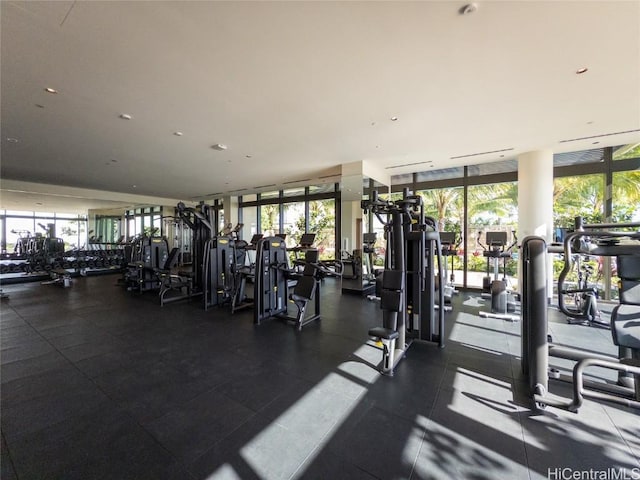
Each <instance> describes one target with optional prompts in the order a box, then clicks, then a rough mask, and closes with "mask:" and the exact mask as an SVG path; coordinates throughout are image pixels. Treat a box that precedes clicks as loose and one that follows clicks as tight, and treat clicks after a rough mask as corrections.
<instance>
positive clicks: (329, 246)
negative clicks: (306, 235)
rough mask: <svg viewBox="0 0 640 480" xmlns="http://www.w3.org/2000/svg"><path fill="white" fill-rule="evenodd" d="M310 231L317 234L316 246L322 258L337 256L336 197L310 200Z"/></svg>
mask: <svg viewBox="0 0 640 480" xmlns="http://www.w3.org/2000/svg"><path fill="white" fill-rule="evenodd" d="M308 230H309V232H311V233H315V234H316V242H315V246H316V247H317V248H318V251H319V255H320V259H321V260H328V259H334V258H336V201H335V199H333V198H331V199H325V200H311V201H310V202H309V228H308Z"/></svg>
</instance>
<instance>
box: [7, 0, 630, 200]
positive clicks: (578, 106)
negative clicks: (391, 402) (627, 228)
mask: <svg viewBox="0 0 640 480" xmlns="http://www.w3.org/2000/svg"><path fill="white" fill-rule="evenodd" d="M463 6H464V2H457V1H439V2H435V1H434V2H431V1H425V2H399V1H388V2H346V1H345V2H324V1H317V2H186V1H180V2H110V1H107V2H101V1H95V2H94V1H92V2H89V1H80V2H71V1H57V2H51V1H45V2H33V1H29V2H10V1H3V2H0V9H1V10H0V14H1V20H2V24H1V27H2V31H1V35H2V36H1V40H2V51H1V57H0V58H1V92H0V93H1V101H2V103H1V107H2V118H1V120H2V123H1V128H2V135H1V139H2V143H1V147H2V152H1V153H2V164H1V171H0V172H1V175H2V179H3V180H6V179H11V180H20V181H25V182H36V183H44V184H53V185H67V186H72V187H80V188H84V189H96V190H101V191H112V192H125V193H131V194H142V195H149V196H155V197H169V198H171V199H178V198H180V199H191V198H197V197H201V196H207V195H210V194H214V193H215V194H218V193H221V192H230V191H237V190H239V189H248V190H249V191H256V190H260V189H261V188H260V187H264V186H266V185H276V186H278V187H282V186H283V185H284V186H286V185H290V184H289V183H287V182H294V181H298V180H300V181H303V183H307V184H308V183H312V182H310V181H308V179H311V180H313V182H314V183H320V181H321V180H318V179H319V177H323V176H326V175H330V174H335V173H337V172H339V171H340V165H342V164H345V163H351V162H357V161H361V160H367V161H368V162H369V163H371V164H372V165H375V166H376V167H377V168H379V169H385V171H387V172H389V173H390V174H392V175H395V174H400V173H406V172H411V171H421V170H427V169H429V168H434V169H438V168H445V167H450V166H459V165H465V164H477V163H483V162H490V161H497V160H500V159H508V158H515V157H516V156H517V155H518V153H522V152H526V151H530V150H536V149H541V148H549V149H552V150H553V151H554V152H561V151H572V150H582V149H587V148H593V143H594V142H596V141H599V142H600V143H599V144H598V146H606V145H620V144H625V143H637V142H638V141H640V132H639V131H638V130H639V129H640V2H638V1H615V0H605V1H585V2H576V1H548V2H542V1H535V2H534V1H530V2H525V1H482V2H479V3H478V9H477V11H476V12H475V13H473V14H471V15H461V14H460V9H461V7H463ZM580 67H588V69H589V70H588V72H587V73H584V74H582V75H577V74H576V73H575V72H576V70H577V69H578V68H580ZM45 87H53V88H55V89H57V90H58V92H59V93H57V94H50V93H47V92H45V90H44V89H45ZM122 113H127V114H130V115H131V116H132V117H133V118H132V119H131V120H123V119H120V118H119V115H120V114H122ZM391 117H398V120H397V121H392V120H391ZM177 131H180V132H182V133H183V135H182V136H176V135H174V132H177ZM617 132H629V133H626V134H617V135H610V134H613V133H617ZM600 135H606V136H602V137H598V138H587V139H584V140H578V141H572V142H562V141H563V140H572V139H579V138H583V137H593V136H600ZM8 139H16V140H18V142H15V141H11V140H8ZM217 143H222V144H225V145H227V146H228V149H227V150H226V151H216V150H214V149H212V148H211V146H212V145H214V144H217ZM507 149H509V150H507ZM500 150H506V151H502V152H500ZM493 151H498V152H496V153H488V154H482V155H474V154H477V153H482V152H493ZM248 155H250V156H251V158H247V156H248ZM469 155H472V156H469ZM503 155H504V156H503ZM451 157H461V158H454V159H452V158H451ZM425 162H429V163H425ZM404 164H414V165H411V166H407V167H400V168H393V167H397V166H398V165H404ZM431 165H433V166H431ZM390 167H391V168H390ZM334 178H335V177H334ZM324 180H325V181H334V179H333V178H328V179H327V178H325V179H324ZM133 185H136V187H133ZM3 188H4V187H3ZM265 188H268V187H264V188H262V189H265ZM268 189H273V188H270V187H269V188H268ZM4 193H5V192H3V198H6V195H5V194H4ZM3 208H8V207H4V206H3ZM30 209H31V208H30Z"/></svg>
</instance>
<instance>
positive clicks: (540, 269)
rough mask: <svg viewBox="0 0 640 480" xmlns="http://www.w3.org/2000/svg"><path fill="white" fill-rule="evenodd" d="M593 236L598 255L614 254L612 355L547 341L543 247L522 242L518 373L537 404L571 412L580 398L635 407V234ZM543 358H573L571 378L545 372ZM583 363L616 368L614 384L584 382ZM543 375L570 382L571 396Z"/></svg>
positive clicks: (639, 251) (639, 322) (639, 277)
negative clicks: (555, 390) (560, 394)
mask: <svg viewBox="0 0 640 480" xmlns="http://www.w3.org/2000/svg"><path fill="white" fill-rule="evenodd" d="M628 225H633V224H628ZM628 225H621V224H618V225H615V227H622V226H628ZM635 226H638V224H635ZM600 227H605V225H601V226H600ZM609 227H612V225H609ZM581 235H584V232H575V234H572V235H569V236H568V237H567V238H566V239H565V254H566V253H567V248H568V245H570V243H571V242H572V240H575V239H577V238H579V237H580V236H581ZM595 235H596V236H598V237H600V238H601V241H600V242H599V245H598V246H597V247H594V250H597V251H598V254H599V255H609V256H613V255H615V256H617V262H618V268H619V274H620V278H621V282H620V287H621V288H620V305H617V306H616V307H615V308H614V310H613V313H612V315H611V333H612V339H613V343H614V344H615V345H617V346H618V351H619V352H618V358H611V357H608V356H604V355H596V354H593V353H589V352H588V351H586V352H585V351H582V350H577V349H573V348H566V347H560V346H555V345H552V344H550V343H549V342H550V341H551V340H552V339H550V337H549V335H548V317H547V308H548V306H547V272H546V268H547V245H546V243H545V241H544V239H542V238H540V237H526V238H525V239H524V240H523V242H522V254H521V261H522V280H523V282H522V372H523V373H524V375H525V377H526V379H527V382H528V387H529V396H530V397H531V399H532V400H533V401H534V402H535V403H536V405H537V406H538V407H540V408H545V407H546V406H547V405H550V406H554V407H558V408H564V409H567V410H569V411H572V412H577V411H578V409H579V408H580V407H581V406H582V404H583V402H584V398H585V397H589V398H595V399H598V400H606V401H610V402H615V403H619V404H622V405H625V406H629V407H633V408H640V232H636V233H627V232H598V233H597V234H595ZM569 252H570V250H569ZM569 258H570V257H569ZM549 356H553V357H558V358H563V359H567V360H572V361H575V362H576V363H575V365H574V367H573V371H572V376H570V377H568V376H566V375H561V374H560V373H559V372H557V371H553V370H551V369H550V368H549ZM589 367H601V368H607V369H610V370H615V371H617V372H618V383H617V384H610V383H602V382H593V381H588V380H585V379H584V371H585V369H586V368H589ZM549 378H554V379H558V380H565V381H568V382H570V383H572V386H573V398H572V400H570V401H567V400H562V399H558V398H556V397H554V396H552V395H550V394H549Z"/></svg>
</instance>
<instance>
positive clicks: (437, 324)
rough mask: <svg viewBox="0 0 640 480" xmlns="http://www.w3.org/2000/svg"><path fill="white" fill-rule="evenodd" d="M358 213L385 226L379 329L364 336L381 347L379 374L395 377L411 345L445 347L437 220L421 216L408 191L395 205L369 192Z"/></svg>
mask: <svg viewBox="0 0 640 480" xmlns="http://www.w3.org/2000/svg"><path fill="white" fill-rule="evenodd" d="M361 207H362V209H363V210H364V211H365V213H368V212H369V211H371V212H372V213H373V214H374V215H375V216H376V218H377V219H378V220H379V221H380V223H382V224H383V225H384V232H385V240H386V244H387V248H386V255H385V269H384V272H383V274H382V279H381V289H380V308H381V310H382V326H381V327H375V328H372V329H370V330H369V332H368V333H369V336H370V337H373V338H374V339H376V340H377V341H379V342H380V343H382V361H381V363H380V366H379V370H380V372H381V373H383V374H385V375H393V371H394V369H395V367H396V365H397V364H398V363H399V362H400V360H401V359H402V358H403V357H404V355H405V353H406V351H407V349H408V347H409V346H410V344H411V342H412V341H414V340H419V341H428V342H434V343H437V344H438V346H439V347H440V348H442V347H444V335H445V333H444V292H443V290H442V289H439V290H438V298H437V300H436V288H435V276H436V259H437V271H438V276H439V277H440V278H442V272H443V270H442V248H441V245H440V235H439V234H438V229H437V223H436V222H435V220H433V219H431V218H428V217H426V216H425V215H424V205H423V200H422V197H420V196H419V195H411V194H409V191H408V189H405V190H404V191H403V196H402V199H400V200H397V201H395V202H390V201H385V200H382V199H380V198H379V197H378V192H377V191H373V192H372V194H371V198H370V199H369V200H363V201H362V203H361ZM436 304H437V305H438V307H439V308H438V309H436ZM436 315H437V317H436Z"/></svg>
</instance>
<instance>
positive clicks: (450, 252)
mask: <svg viewBox="0 0 640 480" xmlns="http://www.w3.org/2000/svg"><path fill="white" fill-rule="evenodd" d="M461 242H462V236H458V234H457V233H456V232H440V245H442V256H443V257H445V258H444V278H443V283H444V301H445V303H446V304H450V303H451V298H452V297H453V295H454V294H456V293H458V291H457V290H456V287H455V286H454V285H453V281H454V279H455V277H454V274H453V258H454V257H456V256H457V255H458V247H459V246H460V243H461ZM447 257H451V275H450V276H449V267H448V265H447Z"/></svg>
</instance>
